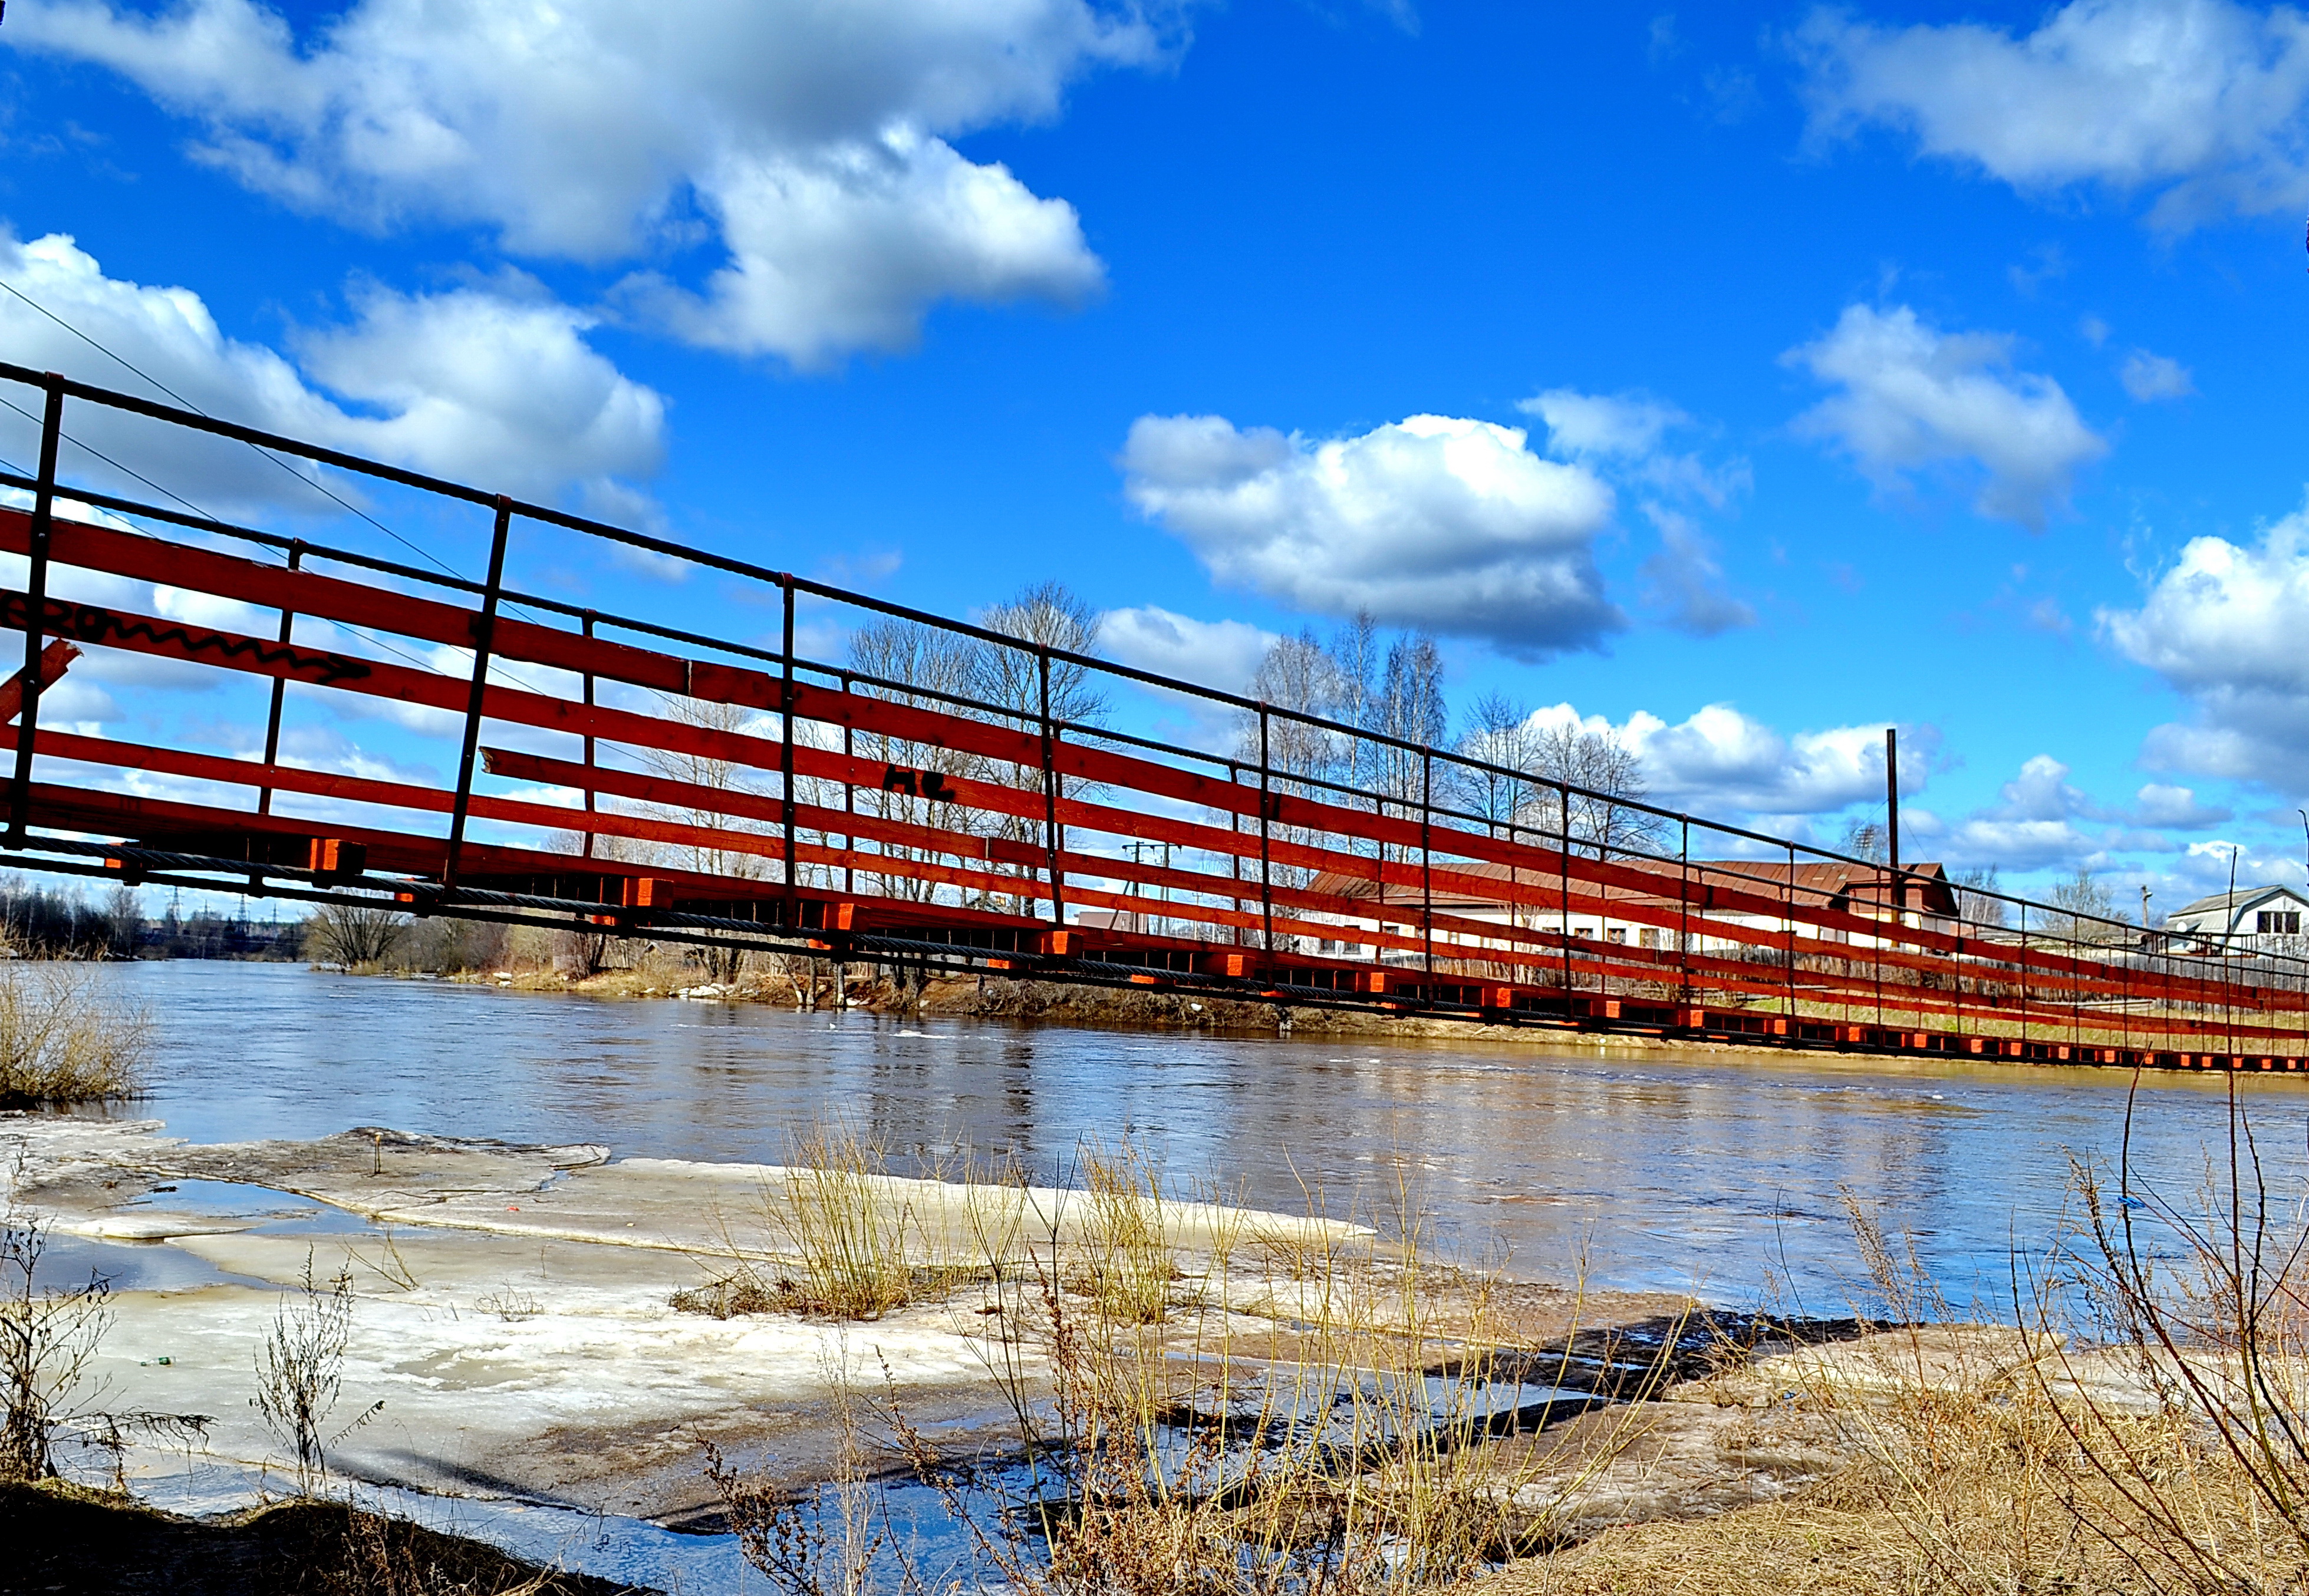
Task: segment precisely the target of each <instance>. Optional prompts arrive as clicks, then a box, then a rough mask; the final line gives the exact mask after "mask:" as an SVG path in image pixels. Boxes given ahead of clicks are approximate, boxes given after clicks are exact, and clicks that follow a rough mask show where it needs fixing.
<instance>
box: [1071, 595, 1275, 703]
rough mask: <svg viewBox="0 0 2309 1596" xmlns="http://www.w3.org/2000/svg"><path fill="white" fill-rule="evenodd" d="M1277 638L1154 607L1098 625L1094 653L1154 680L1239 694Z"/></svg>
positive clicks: (1117, 613) (1119, 612)
mask: <svg viewBox="0 0 2309 1596" xmlns="http://www.w3.org/2000/svg"><path fill="white" fill-rule="evenodd" d="M1275 644H1276V635H1275V634H1274V633H1272V632H1269V631H1267V630H1265V629H1264V628H1263V627H1258V626H1254V625H1250V623H1249V622H1248V621H1198V620H1196V619H1194V618H1193V617H1189V616H1183V615H1179V614H1177V613H1175V612H1173V611H1172V610H1168V609H1163V608H1159V607H1157V606H1155V605H1153V604H1142V605H1139V606H1137V608H1130V609H1110V610H1108V611H1107V612H1106V613H1105V614H1103V615H1102V616H1101V617H1099V619H1098V647H1099V652H1101V653H1103V654H1104V655H1106V656H1107V657H1108V658H1109V659H1111V660H1118V661H1120V663H1122V664H1124V665H1129V666H1132V667H1135V668H1136V669H1139V670H1146V671H1152V672H1153V673H1154V674H1155V675H1156V676H1167V677H1176V678H1178V679H1180V680H1181V681H1189V682H1195V683H1198V684H1200V685H1201V686H1206V687H1216V688H1218V689H1219V690H1220V691H1221V692H1224V693H1240V692H1242V691H1243V690H1244V689H1245V687H1247V686H1249V684H1250V678H1251V677H1253V676H1254V675H1256V674H1257V673H1258V662H1259V661H1260V660H1263V659H1265V658H1266V657H1267V650H1268V649H1270V648H1273V647H1274V646H1275Z"/></svg>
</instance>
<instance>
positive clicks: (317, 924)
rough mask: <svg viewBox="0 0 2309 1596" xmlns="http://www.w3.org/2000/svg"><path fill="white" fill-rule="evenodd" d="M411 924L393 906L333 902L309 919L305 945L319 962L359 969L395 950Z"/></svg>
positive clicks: (348, 968)
mask: <svg viewBox="0 0 2309 1596" xmlns="http://www.w3.org/2000/svg"><path fill="white" fill-rule="evenodd" d="M407 923H408V922H407V921H406V920H404V919H402V916H400V915H398V914H396V913H394V912H393V910H389V909H369V908H366V907H362V906H357V905H354V904H350V903H330V904H326V905H324V906H323V907H322V908H320V909H318V910H315V911H314V913H313V917H312V918H311V919H308V920H307V921H306V922H305V947H306V949H307V952H308V953H311V954H312V955H313V957H314V961H315V962H316V963H321V964H334V965H336V966H337V967H338V968H340V969H342V970H359V969H362V968H365V967H366V966H368V965H371V964H376V963H378V962H381V961H382V960H383V959H384V958H385V955H386V954H387V953H391V952H392V951H393V944H394V943H396V942H398V941H400V940H401V930H402V926H404V925H405V924H407Z"/></svg>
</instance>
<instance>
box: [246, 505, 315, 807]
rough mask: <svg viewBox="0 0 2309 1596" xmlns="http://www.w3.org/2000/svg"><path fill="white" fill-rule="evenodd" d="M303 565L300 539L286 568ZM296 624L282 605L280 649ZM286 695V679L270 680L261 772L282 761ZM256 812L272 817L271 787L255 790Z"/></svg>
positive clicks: (293, 614)
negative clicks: (282, 732) (270, 705)
mask: <svg viewBox="0 0 2309 1596" xmlns="http://www.w3.org/2000/svg"><path fill="white" fill-rule="evenodd" d="M304 564H305V540H304V539H302V538H299V539H297V540H296V541H295V542H294V543H291V544H290V545H289V568H290V570H291V571H295V570H298V569H301V568H302V567H303V565H304ZM296 624H297V612H296V611H295V610H293V609H291V608H289V607H288V606H287V605H286V604H283V605H282V606H281V646H282V647H283V648H286V647H288V645H289V633H290V629H291V628H292V627H294V626H295V625H296ZM288 693H289V678H288V677H280V676H276V677H273V678H272V709H271V710H270V711H269V712H267V713H266V715H265V717H264V768H265V769H266V770H271V769H272V763H273V761H275V760H277V759H278V758H280V757H281V701H282V700H283V699H284V698H285V697H287V695H288ZM256 812H257V813H258V814H259V815H270V814H272V789H271V788H270V787H260V788H258V789H257V790H256Z"/></svg>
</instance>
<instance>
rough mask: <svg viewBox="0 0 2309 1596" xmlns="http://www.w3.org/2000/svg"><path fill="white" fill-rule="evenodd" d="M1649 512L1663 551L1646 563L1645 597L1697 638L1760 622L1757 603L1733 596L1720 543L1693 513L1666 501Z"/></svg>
mask: <svg viewBox="0 0 2309 1596" xmlns="http://www.w3.org/2000/svg"><path fill="white" fill-rule="evenodd" d="M1645 512H1646V513H1647V514H1648V515H1649V516H1650V517H1651V519H1652V524H1653V525H1655V526H1656V527H1657V528H1659V534H1660V549H1659V552H1658V553H1657V554H1656V555H1654V556H1652V557H1651V558H1649V559H1647V560H1646V561H1645V562H1644V563H1643V567H1642V574H1643V578H1644V583H1645V596H1646V597H1647V599H1648V600H1650V601H1651V604H1652V607H1653V608H1655V609H1656V610H1657V611H1658V612H1659V614H1660V616H1661V617H1662V619H1664V620H1665V622H1666V623H1667V625H1670V626H1671V627H1673V628H1674V629H1675V630H1676V631H1678V632H1682V633H1685V634H1689V635H1691V636H1693V637H1714V636H1716V635H1717V634H1720V633H1725V632H1730V631H1733V630H1734V629H1736V628H1738V627H1741V626H1752V625H1755V624H1756V611H1755V608H1754V607H1753V606H1752V605H1750V604H1748V603H1746V602H1745V601H1744V600H1740V599H1736V598H1734V597H1733V595H1732V593H1731V591H1730V590H1729V589H1728V588H1727V587H1726V585H1725V580H1724V567H1723V565H1720V564H1719V563H1718V562H1717V557H1716V549H1715V546H1714V545H1713V544H1712V543H1710V542H1709V540H1708V538H1707V536H1706V535H1705V534H1704V533H1702V532H1701V531H1700V530H1699V525H1698V523H1697V522H1694V521H1693V520H1692V519H1691V517H1690V516H1688V515H1685V514H1682V513H1680V512H1677V511H1674V510H1670V509H1668V508H1666V507H1665V506H1664V505H1646V506H1645Z"/></svg>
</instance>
